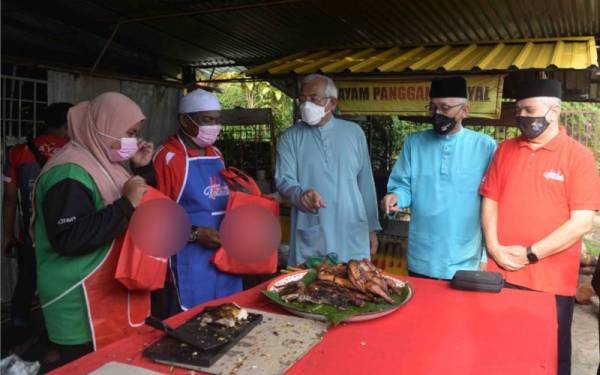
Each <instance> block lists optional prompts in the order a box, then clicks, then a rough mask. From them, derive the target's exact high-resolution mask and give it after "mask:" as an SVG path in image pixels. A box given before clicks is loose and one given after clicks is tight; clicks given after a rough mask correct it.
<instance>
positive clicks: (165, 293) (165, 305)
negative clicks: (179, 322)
mask: <svg viewBox="0 0 600 375" xmlns="http://www.w3.org/2000/svg"><path fill="white" fill-rule="evenodd" d="M168 276H169V275H167V277H168ZM150 299H151V312H152V316H154V317H155V318H158V319H160V320H164V319H167V318H170V317H172V316H173V315H176V314H179V313H180V312H181V311H182V310H181V307H180V306H179V299H178V297H177V289H176V287H175V284H174V283H173V282H172V281H170V280H168V279H167V282H165V287H164V288H162V289H159V290H155V291H154V292H152V293H151V294H150Z"/></svg>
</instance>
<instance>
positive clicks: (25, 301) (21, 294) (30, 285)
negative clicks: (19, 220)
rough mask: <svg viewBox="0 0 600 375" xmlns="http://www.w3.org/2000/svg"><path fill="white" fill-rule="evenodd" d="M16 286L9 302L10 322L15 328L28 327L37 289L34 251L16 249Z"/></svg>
mask: <svg viewBox="0 0 600 375" xmlns="http://www.w3.org/2000/svg"><path fill="white" fill-rule="evenodd" d="M17 265H18V267H19V268H18V273H17V285H16V286H15V291H14V292H13V296H12V300H11V320H12V323H13V325H14V326H16V327H27V326H29V325H30V321H29V314H30V311H31V302H32V301H33V295H34V294H35V290H36V289H37V285H36V283H37V271H36V264H35V249H33V248H32V247H25V246H24V247H21V248H19V249H17Z"/></svg>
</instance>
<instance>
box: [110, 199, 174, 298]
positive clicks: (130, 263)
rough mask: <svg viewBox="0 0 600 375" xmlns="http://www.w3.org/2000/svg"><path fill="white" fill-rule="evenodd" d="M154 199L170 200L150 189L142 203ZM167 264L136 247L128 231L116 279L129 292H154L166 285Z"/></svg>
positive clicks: (165, 260)
mask: <svg viewBox="0 0 600 375" xmlns="http://www.w3.org/2000/svg"><path fill="white" fill-rule="evenodd" d="M154 199H169V198H168V197H167V196H166V195H164V194H162V193H161V192H160V191H158V190H156V189H153V188H151V187H148V191H147V192H146V194H144V197H143V198H142V201H141V203H145V202H149V201H151V200H154ZM167 262H168V260H167V259H166V258H157V257H153V256H151V255H148V254H146V253H145V252H143V251H142V250H141V249H139V248H138V247H136V246H135V244H134V242H133V239H132V238H131V234H130V233H129V229H128V230H127V231H126V232H125V235H124V238H123V246H122V247H121V253H120V254H119V261H118V263H117V269H116V271H115V279H117V280H118V281H119V282H120V283H121V284H123V285H124V286H125V287H126V288H127V289H129V290H144V291H153V290H157V289H161V288H163V287H164V285H165V277H166V274H167V264H168V263H167Z"/></svg>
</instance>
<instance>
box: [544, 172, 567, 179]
mask: <svg viewBox="0 0 600 375" xmlns="http://www.w3.org/2000/svg"><path fill="white" fill-rule="evenodd" d="M544 178H545V179H546V180H554V181H559V182H564V181H565V176H563V175H562V173H560V171H558V170H554V169H551V170H549V171H547V172H544Z"/></svg>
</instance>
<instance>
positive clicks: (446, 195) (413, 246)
mask: <svg viewBox="0 0 600 375" xmlns="http://www.w3.org/2000/svg"><path fill="white" fill-rule="evenodd" d="M430 100H431V102H430V106H429V111H430V115H431V116H432V117H431V121H432V124H433V129H431V130H428V131H424V132H419V133H416V134H412V135H410V136H409V137H408V138H407V139H406V141H405V142H404V146H403V148H402V152H401V154H400V156H399V158H398V160H397V161H396V163H395V165H394V167H393V169H392V174H391V175H390V178H389V181H388V194H387V195H386V196H385V197H384V199H383V201H382V209H383V210H384V211H385V212H387V213H390V212H395V211H398V210H399V209H400V208H405V207H409V208H410V212H411V220H410V226H409V235H408V270H409V274H410V275H412V276H423V277H429V278H436V279H451V278H452V277H453V276H454V273H455V272H456V271H458V270H478V269H480V267H482V266H483V265H482V263H485V262H486V261H487V257H486V252H485V248H484V242H483V237H482V231H481V224H480V203H481V197H480V195H479V184H480V182H481V180H482V178H483V176H484V174H485V172H486V170H487V167H488V165H489V163H490V162H491V160H492V156H493V154H494V151H495V149H496V143H495V142H494V140H493V139H492V138H491V137H489V136H487V135H484V134H481V133H478V132H475V131H472V130H469V129H465V128H463V126H462V120H463V119H465V118H466V117H467V115H468V113H469V104H468V101H467V88H466V82H465V80H464V78H462V77H451V78H444V79H436V80H433V81H432V84H431V90H430Z"/></svg>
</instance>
